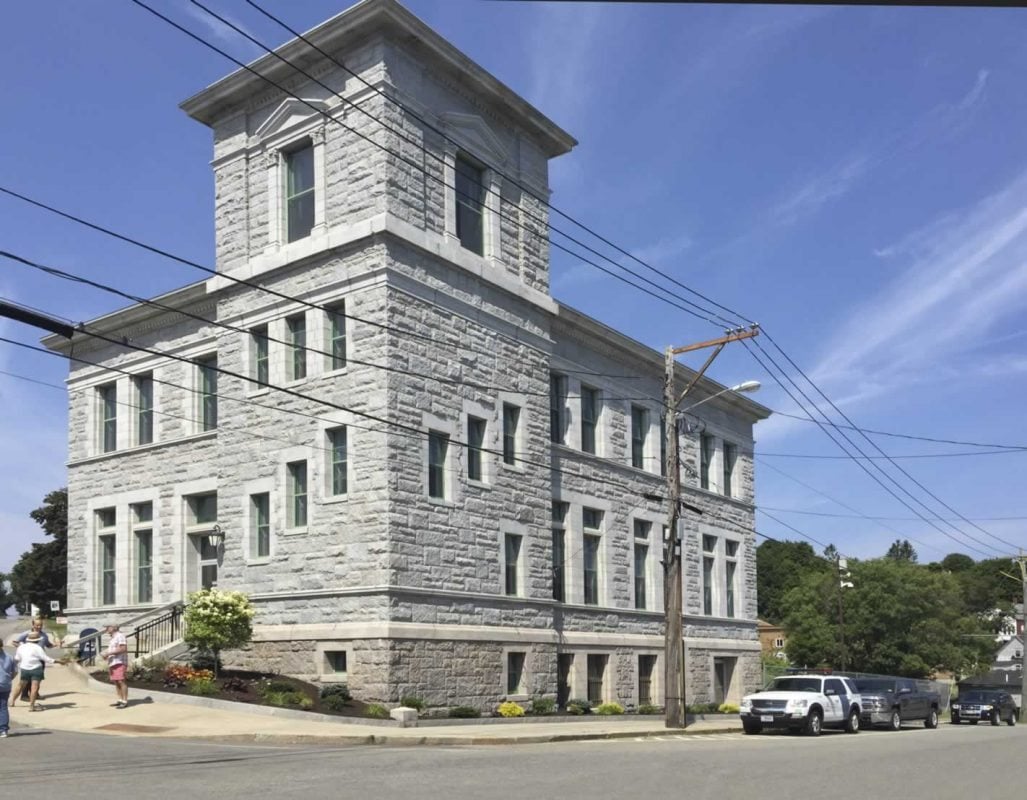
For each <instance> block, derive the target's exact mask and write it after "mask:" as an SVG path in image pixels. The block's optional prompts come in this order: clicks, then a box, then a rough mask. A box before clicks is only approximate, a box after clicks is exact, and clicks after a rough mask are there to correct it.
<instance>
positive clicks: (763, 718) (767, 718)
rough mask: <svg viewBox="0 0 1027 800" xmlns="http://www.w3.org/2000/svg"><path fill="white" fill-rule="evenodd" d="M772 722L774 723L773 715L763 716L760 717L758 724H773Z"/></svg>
mask: <svg viewBox="0 0 1027 800" xmlns="http://www.w3.org/2000/svg"><path fill="white" fill-rule="evenodd" d="M773 721H774V716H773V714H763V715H762V716H760V722H773Z"/></svg>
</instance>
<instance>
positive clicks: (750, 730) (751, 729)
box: [742, 720, 763, 736]
mask: <svg viewBox="0 0 1027 800" xmlns="http://www.w3.org/2000/svg"><path fill="white" fill-rule="evenodd" d="M742 730H744V731H745V732H746V733H747V734H749V735H750V736H752V735H753V734H756V733H760V732H761V731H762V730H763V726H762V725H760V724H759V723H758V722H749V720H743V721H742Z"/></svg>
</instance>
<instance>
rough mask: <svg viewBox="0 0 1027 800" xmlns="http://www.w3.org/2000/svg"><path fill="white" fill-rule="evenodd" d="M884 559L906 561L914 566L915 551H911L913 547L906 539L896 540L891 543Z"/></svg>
mask: <svg viewBox="0 0 1027 800" xmlns="http://www.w3.org/2000/svg"><path fill="white" fill-rule="evenodd" d="M885 558H891V559H894V560H895V561H908V562H909V563H910V564H915V563H916V561H917V557H916V550H914V549H913V545H911V544H910V543H909V540H908V539H896V540H895V541H894V542H892V544H891V547H889V548H888V552H887V554H886V555H885Z"/></svg>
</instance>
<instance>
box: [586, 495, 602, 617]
mask: <svg viewBox="0 0 1027 800" xmlns="http://www.w3.org/2000/svg"><path fill="white" fill-rule="evenodd" d="M581 513H582V525H583V527H584V528H585V533H584V534H583V537H582V539H583V540H582V556H583V557H582V562H583V566H584V580H585V585H584V601H585V604H586V605H591V606H597V605H599V545H600V542H601V538H600V536H599V535H598V533H589V532H588V531H590V530H595V531H598V530H599V529H600V528H601V527H602V524H603V512H602V511H598V510H596V509H594V508H583V509H582V510H581Z"/></svg>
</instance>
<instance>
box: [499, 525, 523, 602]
mask: <svg viewBox="0 0 1027 800" xmlns="http://www.w3.org/2000/svg"><path fill="white" fill-rule="evenodd" d="M503 538H504V541H505V557H506V559H505V562H504V568H505V571H506V575H505V580H506V593H507V594H510V595H516V594H519V591H518V580H519V577H518V574H517V573H518V570H519V567H520V560H521V537H520V536H518V535H517V534H515V533H508V534H506V535H505V536H504V537H503Z"/></svg>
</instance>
